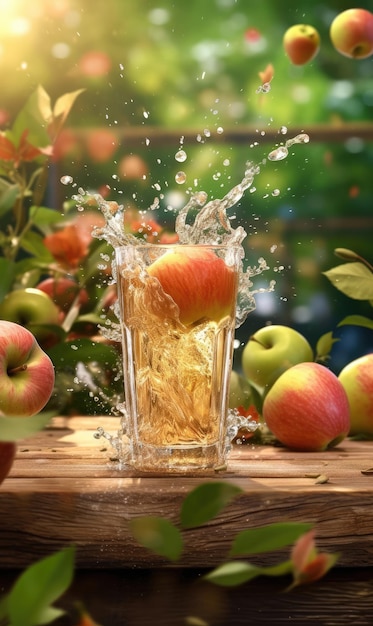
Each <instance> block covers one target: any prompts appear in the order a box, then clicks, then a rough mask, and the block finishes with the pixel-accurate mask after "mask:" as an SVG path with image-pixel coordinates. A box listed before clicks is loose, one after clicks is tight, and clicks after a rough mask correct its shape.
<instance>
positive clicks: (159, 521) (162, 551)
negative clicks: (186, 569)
mask: <svg viewBox="0 0 373 626" xmlns="http://www.w3.org/2000/svg"><path fill="white" fill-rule="evenodd" d="M130 528H131V532H132V534H133V536H134V537H135V539H136V540H137V541H138V542H139V543H140V544H141V545H142V546H144V547H145V548H148V549H149V550H151V551H152V552H154V553H155V554H159V555H161V556H164V557H166V558H167V559H169V560H170V561H177V560H178V559H179V557H180V555H181V552H182V549H183V539H182V536H181V533H180V531H179V529H178V528H176V526H175V525H174V524H172V523H171V522H170V521H168V520H167V519H164V518H162V517H156V516H146V517H136V518H135V519H133V520H131V522H130Z"/></svg>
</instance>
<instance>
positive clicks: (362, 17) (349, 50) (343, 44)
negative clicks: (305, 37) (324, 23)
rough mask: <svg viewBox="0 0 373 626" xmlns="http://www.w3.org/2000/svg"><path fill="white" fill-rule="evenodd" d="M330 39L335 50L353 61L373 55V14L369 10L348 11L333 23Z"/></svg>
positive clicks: (343, 12)
mask: <svg viewBox="0 0 373 626" xmlns="http://www.w3.org/2000/svg"><path fill="white" fill-rule="evenodd" d="M330 39H331V42H332V44H333V46H334V47H335V49H336V50H337V51H338V52H340V54H343V55H344V56H346V57H349V58H352V59H365V58H367V57H369V56H371V55H372V54H373V13H371V12H370V11H368V10H367V9H347V10H346V11H342V13H339V14H338V15H337V16H336V17H335V18H334V20H333V21H332V23H331V26H330Z"/></svg>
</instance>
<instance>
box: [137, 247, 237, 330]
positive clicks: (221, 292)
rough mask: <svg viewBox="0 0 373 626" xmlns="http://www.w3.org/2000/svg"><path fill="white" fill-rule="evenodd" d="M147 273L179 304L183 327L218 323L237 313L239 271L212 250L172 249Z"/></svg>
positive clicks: (201, 248)
mask: <svg viewBox="0 0 373 626" xmlns="http://www.w3.org/2000/svg"><path fill="white" fill-rule="evenodd" d="M147 270H148V273H149V274H150V276H153V277H155V278H157V279H158V280H159V282H160V283H161V286H162V288H163V291H164V292H165V293H166V294H167V295H169V296H171V298H172V300H173V301H174V302H175V303H176V304H177V306H178V308H179V317H180V321H181V322H182V324H185V325H189V324H193V323H194V322H197V321H199V320H201V319H204V318H206V319H209V320H213V321H216V322H218V321H220V320H221V319H222V318H223V317H225V316H227V315H233V314H234V312H235V303H236V295H237V272H236V271H235V270H234V268H232V267H229V266H228V265H227V264H226V263H225V261H224V259H222V258H220V257H218V256H217V255H216V254H215V253H214V252H213V251H212V250H211V249H210V248H209V247H203V246H176V247H173V248H171V249H170V250H169V251H167V252H166V253H164V254H163V255H162V256H161V257H159V258H158V259H157V260H156V261H154V263H152V264H151V265H150V266H149V267H148V268H147Z"/></svg>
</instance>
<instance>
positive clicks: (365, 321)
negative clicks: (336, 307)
mask: <svg viewBox="0 0 373 626" xmlns="http://www.w3.org/2000/svg"><path fill="white" fill-rule="evenodd" d="M348 325H353V326H363V327H364V328H371V329H372V330H373V320H371V319H370V318H369V317H364V316H363V315H348V316H347V317H345V318H344V319H343V320H342V321H341V322H339V324H338V326H348Z"/></svg>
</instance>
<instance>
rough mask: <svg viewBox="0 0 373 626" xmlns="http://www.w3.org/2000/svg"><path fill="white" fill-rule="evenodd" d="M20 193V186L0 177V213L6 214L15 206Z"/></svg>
mask: <svg viewBox="0 0 373 626" xmlns="http://www.w3.org/2000/svg"><path fill="white" fill-rule="evenodd" d="M18 194H19V186H18V185H13V184H10V183H8V182H7V181H6V180H4V179H3V178H0V215H4V214H5V213H6V212H7V211H9V209H11V208H12V207H13V206H14V203H15V201H16V199H17V197H18Z"/></svg>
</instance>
